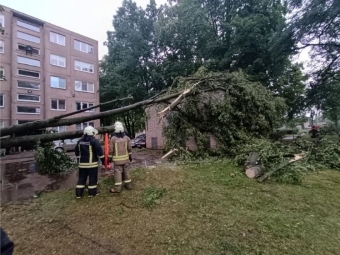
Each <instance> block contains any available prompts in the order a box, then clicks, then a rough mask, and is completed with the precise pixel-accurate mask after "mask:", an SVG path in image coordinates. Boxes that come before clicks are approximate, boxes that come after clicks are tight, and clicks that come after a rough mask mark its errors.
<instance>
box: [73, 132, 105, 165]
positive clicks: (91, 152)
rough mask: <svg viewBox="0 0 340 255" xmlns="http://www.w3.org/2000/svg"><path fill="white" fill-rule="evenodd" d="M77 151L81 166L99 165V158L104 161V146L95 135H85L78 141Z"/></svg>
mask: <svg viewBox="0 0 340 255" xmlns="http://www.w3.org/2000/svg"><path fill="white" fill-rule="evenodd" d="M75 153H76V156H77V158H78V159H79V161H78V162H79V167H80V168H93V167H98V160H99V159H101V160H102V161H104V153H103V148H102V146H101V145H100V143H99V141H98V140H97V139H96V138H95V137H93V136H88V135H84V136H83V137H82V138H81V139H80V140H79V141H78V143H77V145H76V148H75Z"/></svg>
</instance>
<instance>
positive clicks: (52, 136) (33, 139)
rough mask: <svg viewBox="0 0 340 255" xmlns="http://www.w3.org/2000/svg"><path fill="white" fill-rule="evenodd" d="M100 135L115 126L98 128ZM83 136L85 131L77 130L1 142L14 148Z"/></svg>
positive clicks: (15, 138)
mask: <svg viewBox="0 0 340 255" xmlns="http://www.w3.org/2000/svg"><path fill="white" fill-rule="evenodd" d="M97 130H98V133H99V134H104V133H109V132H112V131H113V130H114V126H107V127H101V128H97ZM82 135H83V130H76V131H70V132H63V133H53V134H50V133H46V134H41V135H28V136H21V137H13V138H8V139H3V140H1V146H2V147H5V148H6V147H14V146H19V145H21V144H25V143H35V142H37V141H41V142H49V141H55V140H63V139H72V138H77V137H81V136H82Z"/></svg>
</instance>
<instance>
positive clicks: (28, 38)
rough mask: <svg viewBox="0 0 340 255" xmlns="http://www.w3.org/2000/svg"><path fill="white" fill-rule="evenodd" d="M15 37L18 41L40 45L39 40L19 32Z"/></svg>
mask: <svg viewBox="0 0 340 255" xmlns="http://www.w3.org/2000/svg"><path fill="white" fill-rule="evenodd" d="M17 36H18V38H20V39H23V40H26V41H30V42H34V43H40V38H39V37H37V36H34V35H29V34H26V33H23V32H20V31H17Z"/></svg>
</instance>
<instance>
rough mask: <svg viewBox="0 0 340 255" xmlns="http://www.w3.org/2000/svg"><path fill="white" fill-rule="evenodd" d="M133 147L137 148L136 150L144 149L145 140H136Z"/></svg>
mask: <svg viewBox="0 0 340 255" xmlns="http://www.w3.org/2000/svg"><path fill="white" fill-rule="evenodd" d="M135 146H136V147H137V148H138V149H140V148H142V147H144V148H145V147H146V140H145V138H141V139H139V140H137V141H136V142H135Z"/></svg>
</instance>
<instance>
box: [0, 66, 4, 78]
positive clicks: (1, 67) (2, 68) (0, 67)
mask: <svg viewBox="0 0 340 255" xmlns="http://www.w3.org/2000/svg"><path fill="white" fill-rule="evenodd" d="M0 70H2V76H3V77H5V68H4V67H3V66H0ZM0 81H4V78H0Z"/></svg>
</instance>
